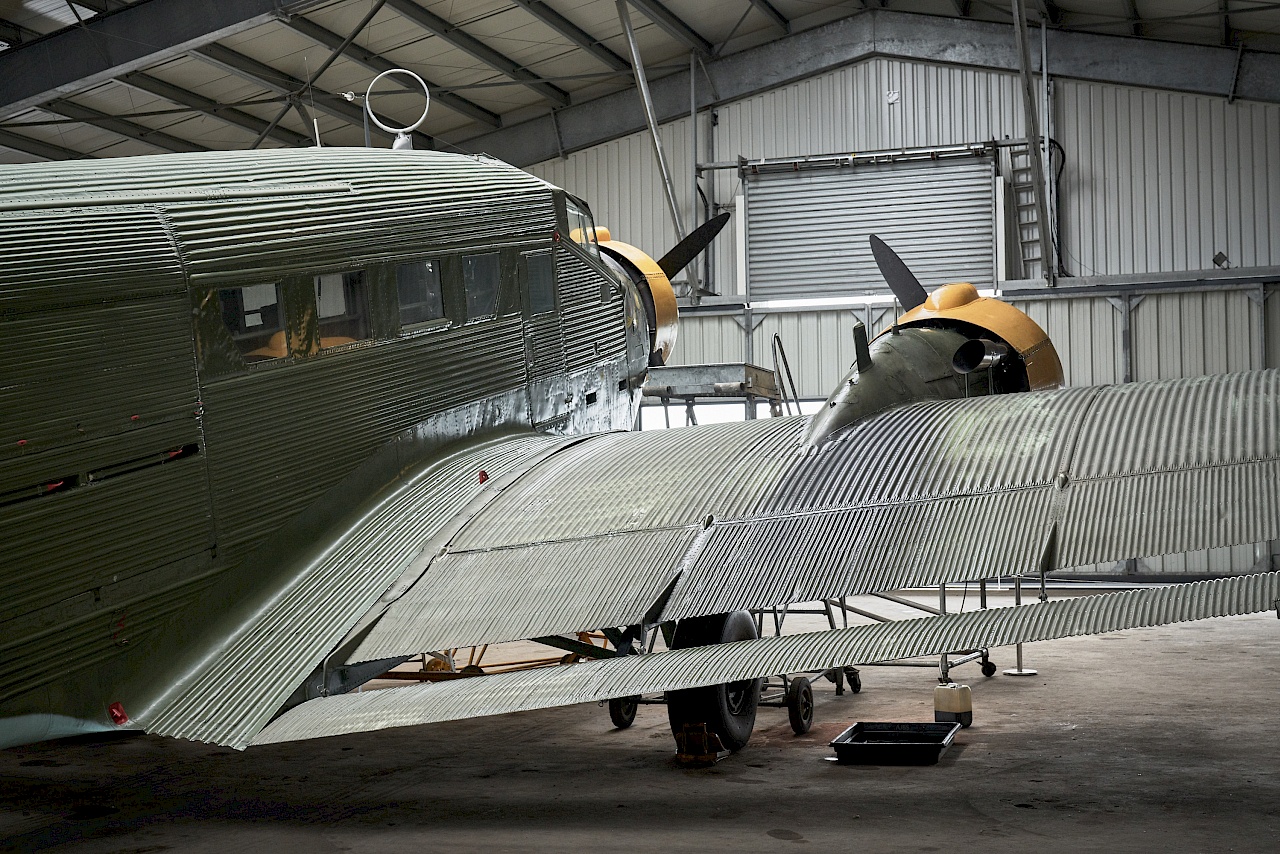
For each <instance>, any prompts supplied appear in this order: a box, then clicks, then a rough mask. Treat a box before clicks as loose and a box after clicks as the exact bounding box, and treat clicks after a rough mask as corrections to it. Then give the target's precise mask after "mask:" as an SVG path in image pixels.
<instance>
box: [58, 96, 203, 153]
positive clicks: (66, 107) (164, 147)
mask: <svg viewBox="0 0 1280 854" xmlns="http://www.w3.org/2000/svg"><path fill="white" fill-rule="evenodd" d="M41 109H42V110H47V111H48V112H51V113H56V114H58V115H60V116H66V117H67V118H69V119H75V120H77V121H82V122H84V123H85V124H91V125H94V126H95V127H100V128H102V129H103V130H109V131H111V132H112V133H115V134H119V135H120V136H123V137H127V138H129V139H136V140H137V141H138V142H145V143H146V144H147V145H151V146H154V147H156V148H158V149H160V150H161V151H208V150H209V149H208V148H206V147H205V146H203V145H200V144H198V143H194V142H190V141H188V140H185V139H179V138H178V137H176V136H173V135H172V134H168V133H165V132H164V131H162V130H155V129H153V128H149V127H147V126H145V125H140V124H138V123H137V122H131V121H129V120H128V119H121V118H117V117H115V116H111V115H108V114H106V113H103V112H99V111H98V110H95V109H93V108H92V107H86V106H84V105H83V104H77V103H75V102H73V101H67V100H65V99H58V100H54V101H50V102H49V103H48V104H45V105H44V106H42V107H41Z"/></svg>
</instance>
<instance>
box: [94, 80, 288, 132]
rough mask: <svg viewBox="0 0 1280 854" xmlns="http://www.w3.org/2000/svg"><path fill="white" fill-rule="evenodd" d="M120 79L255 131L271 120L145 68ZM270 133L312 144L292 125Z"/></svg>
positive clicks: (195, 109)
mask: <svg viewBox="0 0 1280 854" xmlns="http://www.w3.org/2000/svg"><path fill="white" fill-rule="evenodd" d="M118 79H119V81H120V82H121V83H124V84H125V85H126V86H132V87H133V88H135V89H139V90H141V91H143V92H146V93H148V94H150V95H155V96H156V97H159V98H164V99H165V100H166V101H172V102H173V103H175V104H178V105H180V106H183V107H190V108H191V109H192V110H193V111H195V112H197V113H201V114H203V115H206V116H209V117H210V118H214V119H218V120H219V121H223V122H226V123H227V124H229V125H235V126H236V127H238V128H243V129H244V130H247V131H249V132H250V133H253V134H255V135H256V134H260V133H262V132H263V131H264V130H266V128H267V122H265V121H263V120H262V119H260V118H258V117H257V116H255V115H251V114H249V113H246V112H244V111H243V110H237V109H236V108H235V107H229V106H227V105H226V104H219V103H218V102H217V101H214V100H212V99H210V98H206V97H205V96H203V95H198V94H196V93H195V92H192V91H189V90H187V89H183V88H182V87H181V86H175V85H173V84H172V83H169V82H167V81H165V80H161V79H160V78H158V77H152V76H151V75H150V74H143V73H142V72H141V71H134V72H132V73H130V74H125V75H124V76H122V77H120V78H118ZM268 135H269V136H270V137H271V138H272V139H274V140H276V141H277V142H282V143H284V144H285V145H291V146H303V145H310V144H311V137H309V136H303V135H302V134H298V133H294V132H293V131H291V130H289V129H288V128H281V127H277V128H275V129H274V130H272V131H271V133H270V134H268Z"/></svg>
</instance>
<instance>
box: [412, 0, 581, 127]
mask: <svg viewBox="0 0 1280 854" xmlns="http://www.w3.org/2000/svg"><path fill="white" fill-rule="evenodd" d="M387 5H388V6H390V7H391V8H392V9H395V10H396V12H398V13H399V14H400V15H402V16H403V17H405V18H407V19H409V20H410V21H412V22H413V23H415V24H417V25H418V26H419V27H421V28H422V29H424V30H426V31H427V32H429V33H431V34H433V35H436V36H439V37H440V38H441V39H444V40H445V41H447V42H448V43H449V44H451V45H453V46H454V47H456V48H458V49H459V50H462V51H465V52H467V53H469V54H471V55H472V56H474V57H475V58H476V59H478V60H480V61H481V62H483V63H484V64H485V65H487V66H489V67H490V68H492V69H494V70H495V71H498V72H500V73H502V74H505V75H506V76H507V77H510V78H511V79H512V80H515V81H516V82H517V83H521V84H523V85H525V86H527V87H529V88H530V89H532V90H533V91H534V92H537V93H538V94H539V95H541V96H542V97H544V98H546V99H547V100H549V101H551V102H552V103H553V104H556V105H557V106H561V107H563V106H566V105H567V104H568V103H569V93H568V92H566V91H565V90H563V89H561V88H560V87H559V86H553V85H551V84H550V83H546V82H543V81H542V79H541V78H540V77H539V76H538V75H536V74H534V73H533V72H532V71H530V70H529V69H527V68H525V67H524V66H522V65H520V64H518V63H517V62H515V61H514V60H512V59H510V58H509V57H507V56H505V55H503V54H501V53H499V52H498V51H496V50H494V49H493V48H491V47H489V46H488V45H487V44H485V43H484V42H482V41H480V40H479V39H478V38H476V37H475V36H473V35H471V34H470V33H468V32H465V31H464V30H463V29H462V28H461V27H459V26H457V25H456V24H452V23H450V22H449V21H446V20H445V19H444V18H441V17H440V16H439V15H437V14H435V13H434V12H428V11H427V10H426V9H424V8H422V7H421V6H419V5H418V4H417V3H414V2H413V1H412V0H388V2H387Z"/></svg>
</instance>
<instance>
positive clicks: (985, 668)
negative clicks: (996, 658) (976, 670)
mask: <svg viewBox="0 0 1280 854" xmlns="http://www.w3.org/2000/svg"><path fill="white" fill-rule="evenodd" d="M982 675H983V676H987V677H991V676H995V675H996V666H995V664H994V663H993V662H990V661H984V662H982Z"/></svg>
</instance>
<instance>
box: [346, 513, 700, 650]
mask: <svg viewBox="0 0 1280 854" xmlns="http://www.w3.org/2000/svg"><path fill="white" fill-rule="evenodd" d="M696 535H697V529H696V528H695V529H690V528H677V529H674V530H658V531H638V532H631V533H626V534H613V535H607V536H605V537H603V538H599V539H586V540H567V541H562V542H558V543H538V544H534V545H530V546H516V547H512V548H504V549H496V550H492V551H479V552H451V553H448V554H445V555H442V556H441V557H439V558H437V559H436V560H435V561H433V562H432V564H431V566H430V567H429V568H428V569H427V572H426V574H425V575H424V576H423V577H422V578H421V579H419V580H418V582H417V583H416V584H414V586H413V587H412V588H410V590H409V591H408V592H407V593H406V594H405V595H404V596H402V597H401V598H400V599H398V600H396V602H395V604H393V605H392V606H391V607H390V608H389V609H388V610H387V613H386V614H385V615H383V617H382V619H381V620H380V621H379V622H378V624H377V625H376V626H374V628H373V630H372V631H371V632H370V633H369V636H368V637H367V638H366V639H365V640H364V641H363V642H362V643H361V645H360V647H359V648H358V649H357V650H356V651H355V652H354V653H353V654H352V655H351V657H350V661H352V662H357V661H372V660H375V659H379V658H389V657H391V656H394V655H398V654H402V651H403V650H436V649H448V648H451V647H457V646H472V645H475V646H479V645H480V644H484V643H501V642H503V641H512V640H520V639H523V638H529V637H539V636H542V635H551V634H565V633H569V632H574V631H582V630H588V629H597V628H600V627H604V626H629V625H633V624H638V623H640V622H641V621H642V619H643V617H644V615H645V613H646V612H647V611H649V610H650V608H652V607H653V605H654V604H655V603H656V602H657V601H658V599H659V597H660V596H661V595H662V593H663V592H664V591H665V590H666V588H667V586H668V585H670V583H671V581H672V580H673V579H674V578H675V576H676V572H677V567H676V563H675V561H673V559H672V558H673V556H675V557H678V556H679V555H682V554H684V553H685V552H686V551H687V550H688V548H689V546H690V544H691V543H692V542H693V538H694V537H695V536H696ZM502 602H505V603H508V607H501V606H499V603H502ZM529 606H533V607H529Z"/></svg>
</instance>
